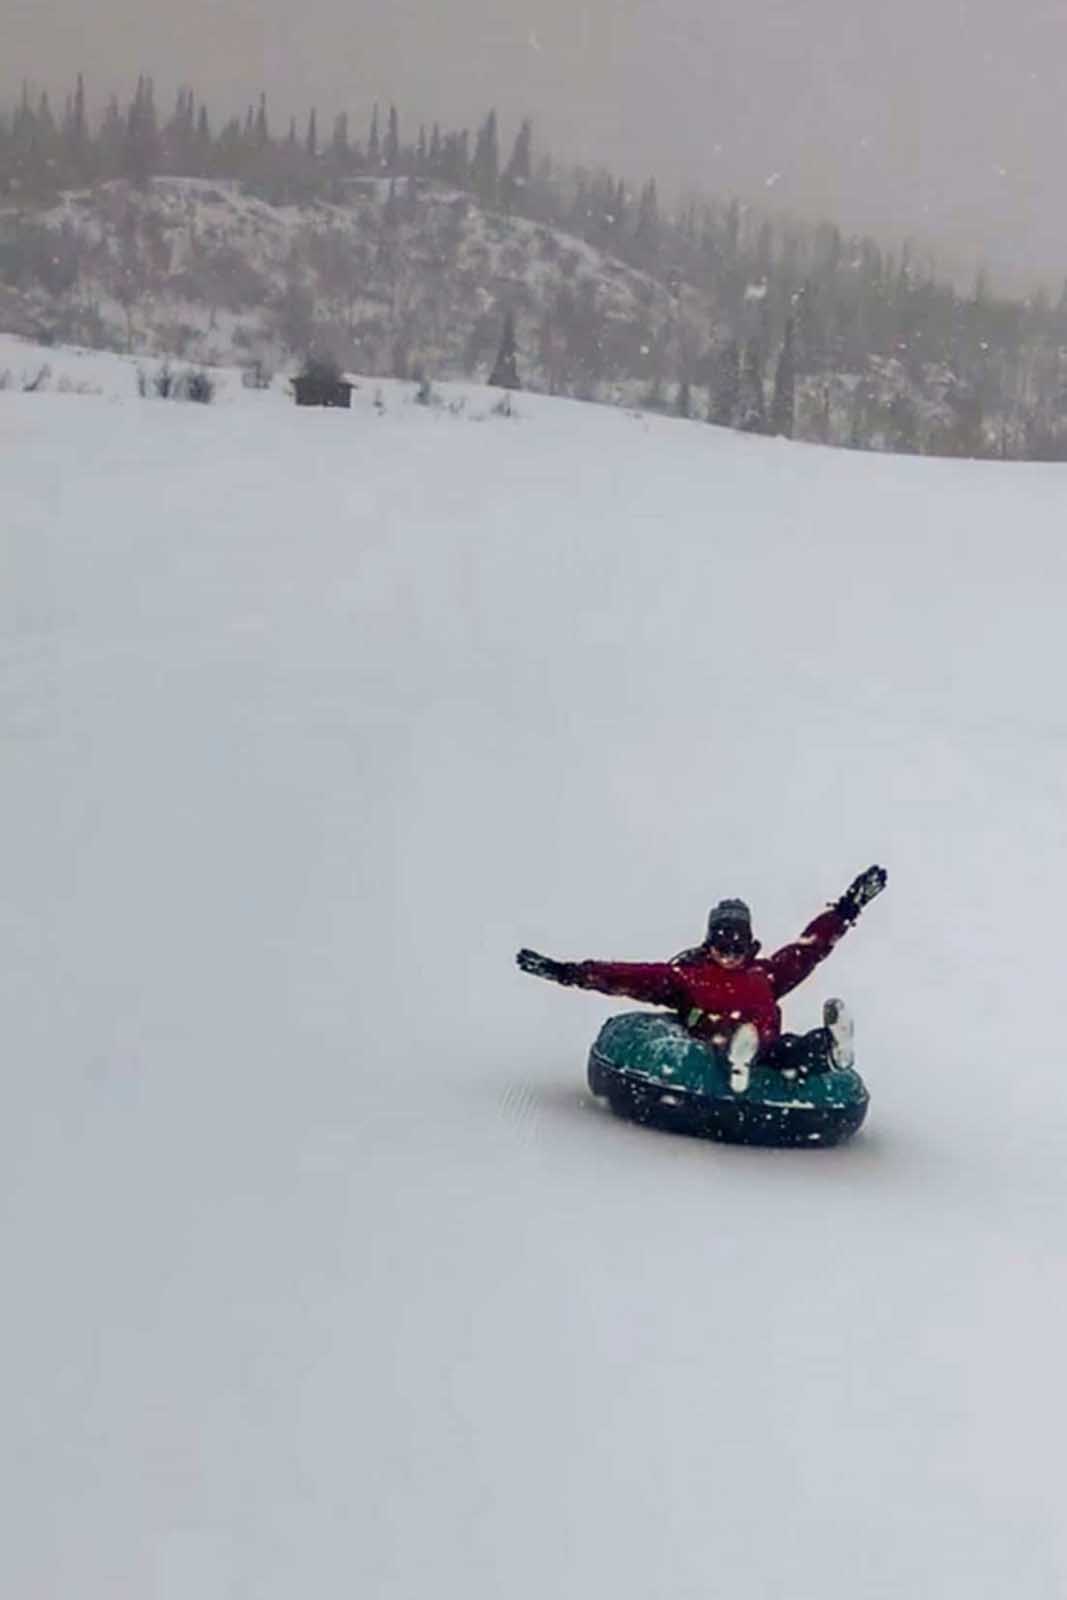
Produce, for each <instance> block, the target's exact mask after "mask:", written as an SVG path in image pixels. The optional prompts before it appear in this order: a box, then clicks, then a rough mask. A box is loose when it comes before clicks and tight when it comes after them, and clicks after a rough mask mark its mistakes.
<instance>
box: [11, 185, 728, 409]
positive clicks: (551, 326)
mask: <svg viewBox="0 0 1067 1600" xmlns="http://www.w3.org/2000/svg"><path fill="white" fill-rule="evenodd" d="M390 196H391V198H390ZM8 240H10V245H11V251H12V255H13V256H14V257H15V258H17V260H19V261H20V262H22V270H21V274H20V273H18V272H15V271H14V268H13V267H12V268H10V269H9V272H8V274H7V278H6V280H5V282H4V283H0V327H3V328H4V329H6V330H8V331H10V332H12V333H19V334H23V335H25V336H29V337H33V338H38V339H42V340H46V341H47V342H49V343H56V342H60V343H64V342H65V343H71V342H77V343H80V344H85V345H94V346H97V347H99V348H103V349H113V350H130V351H135V352H141V353H144V354H158V355H171V356H176V357H179V358H181V359H186V360H196V361H204V362H208V363H209V364H218V363H223V362H245V363H250V362H252V361H259V362H261V363H263V364H264V365H266V366H268V367H270V368H271V369H276V368H278V367H280V366H281V365H283V364H285V363H288V364H290V365H292V364H293V362H294V360H299V359H302V358H303V357H304V356H305V355H306V354H307V351H308V348H309V347H310V346H312V345H315V346H318V347H320V348H321V349H323V350H328V351H330V352H331V353H332V354H333V355H334V356H335V357H336V358H337V360H338V361H340V362H341V363H342V364H344V365H350V364H352V363H355V364H356V365H357V366H359V368H360V369H361V370H362V371H365V372H376V373H381V374H386V375H404V374H406V373H407V372H409V371H415V370H420V371H422V372H426V373H428V374H429V375H430V376H431V377H435V378H438V377H453V378H455V377H460V376H463V375H469V374H474V373H481V374H482V375H483V376H488V373H489V371H490V370H491V367H492V363H493V360H494V357H495V355H496V351H497V349H498V347H499V343H500V335H501V327H502V321H503V316H504V312H505V311H506V310H509V309H510V310H512V311H514V312H515V313H516V314H517V317H518V320H519V325H520V335H521V337H520V344H521V351H522V361H521V365H522V371H523V375H524V380H525V382H527V383H528V384H529V385H530V386H531V387H533V388H540V389H547V390H550V391H552V392H554V393H558V392H566V393H574V394H578V395H580V396H582V397H583V398H589V397H592V395H593V394H594V393H597V394H600V395H602V396H604V397H606V398H619V396H620V394H622V393H623V391H626V390H627V389H634V390H636V389H640V388H642V387H647V386H648V384H649V382H650V381H651V380H652V379H653V378H655V377H659V378H663V377H665V376H669V377H670V378H672V379H673V378H674V377H675V375H676V373H677V372H678V370H680V364H681V363H680V357H679V355H678V350H677V345H678V341H679V340H682V341H683V342H686V343H687V345H688V346H691V347H692V348H691V350H690V356H692V354H693V353H695V352H696V351H697V350H700V349H702V348H703V347H704V345H705V343H706V339H707V335H708V317H709V312H710V311H711V309H712V307H711V305H710V303H709V301H708V299H707V297H706V296H701V295H698V294H697V293H696V291H695V290H693V289H692V288H690V287H687V286H683V285H675V286H674V287H673V289H669V288H668V287H667V286H666V285H665V284H664V283H662V282H660V281H658V280H657V279H656V278H654V277H651V276H649V275H648V274H646V273H643V272H637V271H635V270H633V269H632V268H631V267H628V266H626V265H624V264H623V263H622V262H621V261H618V260H615V259H613V258H612V257H610V256H607V255H605V254H603V253H602V252H601V251H599V250H595V249H594V248H593V247H592V246H591V245H589V244H587V243H585V242H584V241H583V240H581V239H578V238H576V237H574V236H572V235H569V234H566V233H563V232H561V231H559V230H558V229H555V228H551V227H547V226H541V225H538V224H535V223H533V222H529V221H525V220H524V219H522V218H521V217H513V216H504V215H501V214H499V213H496V212H489V211H485V210H483V209H482V208H481V207H479V206H478V204H477V203H476V202H475V201H474V200H473V199H472V198H471V197H470V196H469V195H467V194H464V193H460V192H458V191H456V190H454V189H451V188H449V187H447V186H444V185H441V184H439V183H435V182H431V181H429V180H420V181H419V182H418V183H417V184H416V185H415V187H414V188H409V186H408V184H407V182H406V181H405V182H403V183H401V184H400V185H399V188H398V187H397V186H396V185H395V184H394V185H391V184H390V183H388V182H384V181H382V180H377V181H376V180H371V179H357V180H352V181H351V182H350V183H348V184H347V185H341V186H340V187H339V190H338V194H337V201H336V203H329V204H328V203H327V202H325V201H323V200H315V201H308V202H307V203H304V204H299V205H296V204H293V205H281V204H278V205H274V204H269V203H268V202H267V201H266V200H263V199H259V198H256V197H255V196H253V195H250V194H247V193H245V192H243V191H242V189H241V186H240V185H238V184H237V183H235V182H233V181H225V180H219V181H214V180H207V179H200V178H157V179H154V180H153V182H152V183H151V184H150V185H149V186H148V187H147V188H146V189H144V190H142V189H138V188H136V187H133V186H131V185H129V184H126V183H122V182H110V183H102V184H99V185H97V186H96V187H95V188H93V189H89V190H86V191H84V192H77V193H71V194H67V195H64V196H63V198H62V200H61V202H60V203H58V204H57V205H54V206H51V207H49V208H47V209H41V210H37V211H35V210H32V209H26V210H15V209H10V208H9V209H7V210H3V209H0V243H4V242H6V241H8ZM16 243H18V250H17V251H16V250H15V248H14V246H15V244H16Z"/></svg>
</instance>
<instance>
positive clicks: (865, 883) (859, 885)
mask: <svg viewBox="0 0 1067 1600" xmlns="http://www.w3.org/2000/svg"><path fill="white" fill-rule="evenodd" d="M885 885H886V870H885V868H884V867H868V868H867V870H866V872H861V873H860V875H859V877H858V878H853V880H852V882H851V883H850V884H849V886H848V888H847V889H846V890H845V892H844V894H843V895H842V896H841V898H840V900H836V901H835V902H834V910H835V911H839V912H840V913H841V915H842V916H843V917H847V918H848V920H849V922H855V920H856V918H857V917H858V916H859V914H860V912H861V911H862V910H863V908H864V906H865V905H866V904H867V902H868V901H869V900H873V899H874V897H875V895H876V894H881V892H882V890H883V889H884V888H885Z"/></svg>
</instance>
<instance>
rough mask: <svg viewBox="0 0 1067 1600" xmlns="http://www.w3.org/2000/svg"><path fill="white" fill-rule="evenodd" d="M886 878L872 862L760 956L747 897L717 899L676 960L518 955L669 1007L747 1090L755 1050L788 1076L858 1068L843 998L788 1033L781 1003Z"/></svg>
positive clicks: (526, 962)
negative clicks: (805, 1029) (791, 937)
mask: <svg viewBox="0 0 1067 1600" xmlns="http://www.w3.org/2000/svg"><path fill="white" fill-rule="evenodd" d="M885 885H886V872H885V869H884V868H883V867H879V866H872V867H868V868H867V870H866V872H861V873H860V874H859V876H858V877H857V878H855V879H854V880H853V882H852V883H851V884H849V886H848V888H847V889H846V890H845V892H844V894H843V895H841V896H840V898H839V899H837V900H835V901H834V902H833V903H832V904H831V905H829V906H827V908H826V910H825V911H821V912H820V913H819V915H818V916H817V917H815V918H814V919H813V920H812V921H811V922H809V923H808V925H807V927H806V928H805V929H804V931H803V933H802V934H801V935H800V937H799V939H797V940H796V941H795V942H794V943H792V944H786V945H783V946H782V948H781V949H780V950H776V951H775V953H774V954H773V955H771V956H764V957H761V956H760V954H759V950H760V946H759V943H758V941H757V940H756V939H754V938H753V936H752V918H751V914H750V912H749V909H748V906H747V905H746V904H745V902H744V901H743V900H720V901H719V903H718V905H716V906H713V907H712V909H711V911H710V913H709V915H708V924H707V933H706V935H705V938H704V941H703V943H702V944H700V945H697V946H696V947H695V948H693V949H692V950H684V951H682V953H681V954H680V955H677V956H675V957H673V959H672V960H670V961H660V962H635V961H554V960H552V958H551V957H549V956H544V955H540V954H539V953H538V952H537V951H536V950H520V951H519V952H518V955H517V956H516V958H515V959H516V961H517V962H518V965H519V966H520V967H521V968H522V970H523V972H528V973H531V974H532V975H533V976H534V977H537V978H547V979H549V981H550V982H553V983H560V984H563V985H565V986H569V987H573V988H577V989H595V990H597V991H598V992H599V993H601V994H618V995H626V996H627V997H628V998H629V999H631V1000H641V1001H644V1002H646V1003H647V1004H651V1005H659V1006H667V1007H669V1008H670V1010H672V1011H673V1012H675V1014H676V1015H677V1017H678V1019H679V1021H680V1022H681V1023H682V1024H683V1025H684V1026H685V1027H686V1028H687V1029H688V1030H689V1032H690V1033H691V1034H693V1035H694V1037H695V1038H697V1039H700V1040H701V1041H702V1042H704V1043H705V1044H708V1045H711V1046H712V1047H713V1048H715V1049H717V1050H721V1051H724V1052H725V1053H726V1056H727V1060H728V1062H729V1067H730V1083H731V1087H732V1088H734V1089H736V1090H743V1089H745V1088H746V1087H747V1085H748V1080H749V1072H750V1069H751V1067H752V1064H753V1062H754V1061H755V1060H756V1059H757V1057H758V1059H759V1063H760V1065H761V1066H766V1067H774V1068H777V1069H778V1070H779V1071H782V1072H785V1073H788V1074H790V1075H793V1074H807V1073H813V1072H815V1073H817V1072H826V1071H829V1070H831V1069H832V1068H835V1067H836V1068H844V1067H851V1066H852V1064H853V1059H854V1056H853V1045H852V1031H853V1030H852V1019H851V1017H850V1015H849V1013H848V1010H847V1008H846V1006H845V1005H844V1003H843V1002H842V1001H841V1000H827V1001H826V1003H825V1005H824V1006H823V1027H821V1028H814V1029H812V1031H811V1032H810V1033H806V1034H793V1033H783V1032H782V1013H781V1009H780V1007H779V1004H778V1002H779V1000H780V999H781V998H782V996H783V995H786V994H788V993H789V991H790V990H791V989H795V988H796V987H797V985H798V984H799V983H802V982H803V980H804V979H805V978H806V977H808V975H809V974H810V973H811V972H812V971H813V970H814V969H815V967H817V966H818V965H819V963H820V961H825V959H826V957H827V956H828V955H829V954H830V952H831V950H832V949H833V948H834V945H835V944H836V943H837V941H838V940H839V939H840V938H841V937H842V936H843V935H844V934H845V933H847V932H848V930H849V928H851V927H852V925H853V923H854V922H855V921H856V918H857V917H858V916H859V914H860V912H861V911H862V910H863V908H864V906H865V905H867V904H868V902H869V901H871V900H873V899H874V897H875V895H877V894H880V893H881V891H882V890H883V889H884V888H885Z"/></svg>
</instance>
